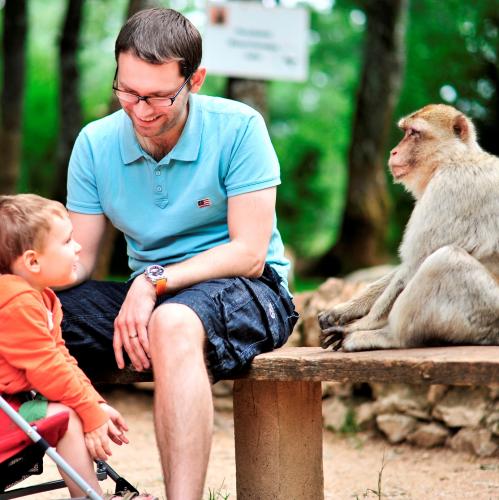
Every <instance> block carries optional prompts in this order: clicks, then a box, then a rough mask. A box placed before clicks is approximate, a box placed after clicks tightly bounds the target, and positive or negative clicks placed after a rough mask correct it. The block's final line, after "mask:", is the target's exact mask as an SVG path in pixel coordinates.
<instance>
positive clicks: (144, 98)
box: [112, 67, 194, 108]
mask: <svg viewBox="0 0 499 500" xmlns="http://www.w3.org/2000/svg"><path fill="white" fill-rule="evenodd" d="M193 74H194V73H191V74H190V75H189V76H188V77H187V78H186V79H185V80H184V83H182V85H181V86H180V87H179V88H178V90H177V92H176V93H175V95H173V96H172V97H160V96H154V95H138V94H134V93H133V92H127V91H126V90H122V89H120V88H118V87H116V86H115V85H114V83H118V82H117V80H116V77H117V76H118V67H116V71H115V72H114V78H113V86H112V89H113V92H114V95H115V96H116V97H117V98H118V100H120V98H119V96H118V94H116V92H123V93H125V94H129V95H132V96H134V97H136V98H137V102H135V103H133V106H136V105H137V104H138V103H139V102H140V101H144V102H145V103H146V104H148V105H149V106H151V107H153V108H171V107H172V106H173V105H174V104H175V100H176V99H177V97H178V96H179V94H180V92H182V90H183V89H184V87H185V86H186V85H187V83H188V82H189V80H190V79H191V78H192V75H193ZM149 99H170V102H171V104H169V105H166V106H157V105H156V106H155V105H154V104H151V103H150V102H149ZM125 102H126V101H125ZM128 104H132V102H131V101H130V102H129V103H128Z"/></svg>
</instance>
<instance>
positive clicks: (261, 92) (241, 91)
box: [226, 78, 268, 121]
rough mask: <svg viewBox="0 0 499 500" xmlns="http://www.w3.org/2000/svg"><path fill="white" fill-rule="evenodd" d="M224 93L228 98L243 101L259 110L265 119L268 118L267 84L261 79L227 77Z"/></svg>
mask: <svg viewBox="0 0 499 500" xmlns="http://www.w3.org/2000/svg"><path fill="white" fill-rule="evenodd" d="M226 95H227V97H228V98H229V99H234V100H235V101H240V102H244V103H245V104H247V105H248V106H251V107H252V108H254V109H256V110H257V111H258V112H260V113H261V114H262V116H263V118H264V120H265V121H267V118H268V105H267V85H266V82H264V81H261V80H245V79H241V78H229V79H228V80H227V90H226Z"/></svg>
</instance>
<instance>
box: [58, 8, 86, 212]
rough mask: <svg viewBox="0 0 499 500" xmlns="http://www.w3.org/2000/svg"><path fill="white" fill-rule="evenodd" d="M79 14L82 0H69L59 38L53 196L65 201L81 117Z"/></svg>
mask: <svg viewBox="0 0 499 500" xmlns="http://www.w3.org/2000/svg"><path fill="white" fill-rule="evenodd" d="M82 17H83V0H69V1H68V5H67V11H66V18H65V20H64V27H63V30H62V34H61V37H60V40H59V81H60V87H59V138H58V144H57V161H56V176H55V179H54V184H55V185H54V191H53V197H54V198H55V199H57V200H59V201H61V202H63V203H64V202H65V201H66V193H67V191H66V182H67V177H68V163H69V157H70V156H71V150H72V149H73V144H74V142H75V139H76V137H77V135H78V132H79V131H80V129H81V125H82V121H83V120H82V109H81V103H80V92H79V87H80V72H79V70H78V62H77V51H78V39H79V36H80V31H81V24H82Z"/></svg>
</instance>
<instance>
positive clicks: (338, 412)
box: [322, 398, 348, 431]
mask: <svg viewBox="0 0 499 500" xmlns="http://www.w3.org/2000/svg"><path fill="white" fill-rule="evenodd" d="M347 415H348V407H347V405H346V404H345V403H344V402H343V401H342V400H341V399H339V398H328V399H325V400H324V401H323V402H322V417H323V422H324V427H325V428H326V429H330V430H334V431H339V430H341V428H342V427H343V425H344V423H345V421H346V419H347Z"/></svg>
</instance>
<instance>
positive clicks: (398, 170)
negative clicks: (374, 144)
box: [388, 118, 436, 197]
mask: <svg viewBox="0 0 499 500" xmlns="http://www.w3.org/2000/svg"><path fill="white" fill-rule="evenodd" d="M399 127H400V128H401V129H402V132H403V133H404V137H403V138H402V140H401V141H400V142H399V143H398V144H397V146H395V148H393V149H392V151H391V153H390V159H389V160H388V166H389V167H390V171H391V173H392V175H393V179H394V181H395V182H396V183H401V184H403V185H404V186H405V187H406V188H407V189H408V190H409V191H411V192H412V193H413V194H414V195H415V196H416V197H418V194H419V191H420V180H421V177H422V176H423V175H425V171H426V170H427V168H426V166H427V164H428V160H429V158H431V156H432V154H434V152H435V151H434V149H435V146H434V144H433V143H434V142H436V141H434V137H432V134H431V131H430V130H428V127H427V124H426V123H424V122H423V121H422V120H418V119H414V120H411V119H408V118H405V119H403V120H401V121H400V122H399Z"/></svg>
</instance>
